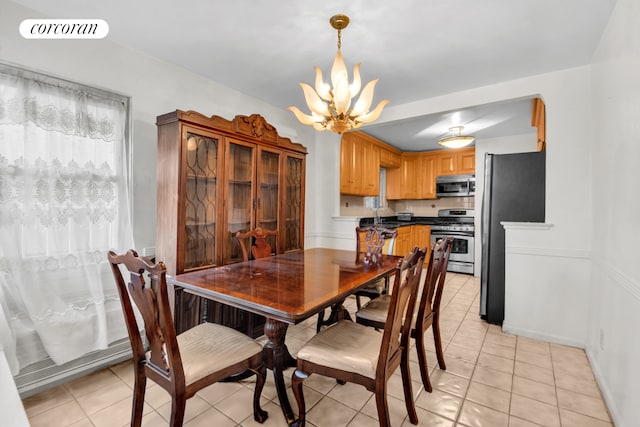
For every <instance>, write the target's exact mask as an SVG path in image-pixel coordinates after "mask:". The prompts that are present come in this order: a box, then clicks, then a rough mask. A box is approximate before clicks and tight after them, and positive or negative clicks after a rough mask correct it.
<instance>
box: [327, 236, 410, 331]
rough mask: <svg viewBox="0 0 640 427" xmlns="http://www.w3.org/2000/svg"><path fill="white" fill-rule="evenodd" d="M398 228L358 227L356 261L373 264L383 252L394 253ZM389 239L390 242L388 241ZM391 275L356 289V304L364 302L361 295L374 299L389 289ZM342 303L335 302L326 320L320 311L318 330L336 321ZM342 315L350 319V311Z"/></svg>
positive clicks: (359, 305) (358, 306)
mask: <svg viewBox="0 0 640 427" xmlns="http://www.w3.org/2000/svg"><path fill="white" fill-rule="evenodd" d="M397 236H398V230H391V229H388V228H382V227H378V226H368V227H356V262H358V263H365V264H371V263H376V262H377V260H378V259H379V257H380V255H382V254H388V255H392V254H393V246H394V244H395V240H396V237H397ZM387 241H388V243H387ZM390 275H391V274H389V275H386V276H384V277H382V278H378V279H376V280H374V281H373V282H371V283H368V284H366V285H365V286H364V287H363V288H362V289H360V290H358V291H356V293H355V296H356V306H357V308H358V309H360V307H361V305H362V302H361V299H360V298H361V297H367V298H369V299H374V298H377V297H379V296H380V295H381V294H383V293H385V292H386V291H387V286H388V283H389V276H390ZM341 306H342V303H339V304H334V306H333V307H332V309H331V310H332V311H331V314H330V315H329V318H328V319H327V320H325V312H324V310H322V311H320V312H319V313H318V321H317V324H316V332H320V330H321V329H322V326H328V325H331V324H332V323H334V321H335V319H336V318H338V317H339V314H338V313H337V312H336V311H335V310H336V309H340V308H341ZM340 315H342V317H344V318H347V319H350V316H349V314H348V313H346V312H344V313H341V314H340Z"/></svg>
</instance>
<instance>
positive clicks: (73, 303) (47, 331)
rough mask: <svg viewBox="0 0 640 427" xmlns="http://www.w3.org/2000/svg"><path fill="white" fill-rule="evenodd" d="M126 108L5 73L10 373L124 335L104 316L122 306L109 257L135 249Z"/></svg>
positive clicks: (42, 79)
mask: <svg viewBox="0 0 640 427" xmlns="http://www.w3.org/2000/svg"><path fill="white" fill-rule="evenodd" d="M127 106H128V100H127V99H126V98H124V97H120V96H118V95H115V94H109V93H107V92H102V91H99V90H94V89H91V88H87V87H83V86H81V85H77V84H73V83H69V82H64V81H61V80H58V79H53V78H49V77H46V76H42V75H39V74H35V73H30V72H25V71H21V70H15V69H13V68H10V67H5V66H2V68H0V332H2V338H1V340H2V342H0V348H3V349H4V351H5V354H6V356H7V360H8V361H9V364H10V367H11V369H12V371H13V373H14V374H17V373H18V371H19V369H21V368H22V367H24V366H27V365H29V364H31V363H33V362H36V361H38V360H41V359H44V358H45V357H46V356H49V357H51V359H52V360H53V361H54V362H55V363H56V364H63V363H65V362H68V361H70V360H73V359H75V358H78V357H80V356H82V355H84V354H86V353H88V352H91V351H95V350H100V349H105V348H107V347H108V345H109V343H110V342H113V341H115V340H118V339H121V338H124V337H126V335H127V333H126V328H125V326H124V319H123V316H122V315H121V314H120V315H118V316H107V313H108V312H113V311H114V310H117V311H118V312H119V311H120V302H119V299H118V294H117V290H116V288H115V284H114V281H113V276H112V274H111V271H110V266H109V264H108V262H107V255H106V253H107V251H108V250H110V249H114V250H117V251H124V250H126V249H128V248H131V247H133V238H132V231H131V221H130V209H129V194H128V182H129V181H128V177H127V173H128V168H127V153H126V150H125V148H126V139H125V134H126V123H127V108H128V107H127ZM7 331H9V333H7ZM34 338H35V339H34Z"/></svg>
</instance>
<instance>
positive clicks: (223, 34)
mask: <svg viewBox="0 0 640 427" xmlns="http://www.w3.org/2000/svg"><path fill="white" fill-rule="evenodd" d="M1 1H7V0H1ZM15 2H16V3H19V4H22V5H24V6H26V7H29V8H31V9H33V10H35V11H37V12H40V13H42V14H43V15H45V16H49V17H51V18H79V17H83V18H96V19H97V18H99V19H104V20H105V21H107V22H108V24H109V35H108V38H109V39H111V40H113V41H115V42H117V43H119V44H122V45H125V46H128V47H131V48H133V49H136V50H140V51H143V52H146V53H148V54H150V55H153V56H156V57H158V58H161V59H164V60H166V61H167V62H171V63H174V64H178V65H180V66H182V67H184V68H187V69H189V70H191V71H193V72H196V73H198V74H201V75H203V76H205V77H207V78H210V79H211V80H214V81H217V82H219V83H222V84H224V85H226V86H229V87H232V88H234V89H237V90H238V91H240V92H243V93H246V94H250V95H252V96H254V97H256V98H259V99H262V100H264V101H266V102H268V103H269V104H272V105H275V106H277V107H282V108H286V107H287V106H289V105H296V106H299V107H300V108H301V109H302V110H306V106H305V105H304V98H303V95H302V90H301V89H300V86H299V85H298V83H299V82H307V83H310V84H313V81H314V76H315V74H314V71H313V66H314V65H317V66H319V67H320V68H321V69H322V70H323V73H324V75H325V76H328V75H329V70H330V67H331V64H332V61H333V57H334V55H335V52H336V48H337V47H336V37H337V35H336V31H335V30H334V29H333V28H331V26H330V25H329V18H330V17H331V16H332V15H334V14H337V13H344V14H346V15H348V16H349V17H350V18H351V23H350V24H349V26H348V27H347V28H346V29H345V30H343V32H342V53H343V55H344V58H345V61H346V63H347V67H348V68H349V69H350V73H351V70H352V68H353V66H354V65H355V63H356V62H362V66H361V74H362V79H363V82H367V81H369V80H371V79H374V78H379V82H378V84H377V86H376V91H375V99H374V105H375V104H376V103H377V102H378V101H379V100H382V99H389V100H390V101H391V104H390V105H400V104H404V103H407V102H411V101H416V100H419V99H424V98H430V97H433V96H437V95H443V94H447V93H451V92H455V91H459V90H464V89H470V88H474V87H479V86H484V85H489V84H492V83H497V82H503V81H507V80H512V79H516V78H520V77H525V76H529V75H535V74H541V73H546V72H551V71H555V70H560V69H565V68H570V67H575V66H579V65H584V64H588V63H589V62H590V60H591V58H592V55H593V53H594V50H595V48H596V46H597V43H598V40H599V39H600V36H601V34H602V32H603V30H604V27H605V25H606V23H607V21H608V19H609V15H610V14H611V11H612V8H613V6H614V4H615V0H560V1H558V0H402V1H394V2H392V1H389V0H351V1H348V2H347V1H340V0H322V1H320V0H315V1H312V0H307V1H302V0H277V1H267V0H215V1H211V0H209V1H207V0H199V1H189V2H176V1H168V0H133V1H132V0H108V1H105V0H101V1H96V0H93V1H88V0H65V1H55V2H53V1H50V0H15ZM34 17H38V16H34ZM303 107H304V108H303ZM494 107H495V108H494ZM527 108H529V110H528V111H525V110H527ZM203 113H206V114H215V111H210V112H203ZM452 113H454V112H444V113H443V114H442V115H437V116H436V117H424V118H420V119H418V118H416V119H415V120H411V121H408V122H404V123H401V124H390V125H384V126H377V127H376V126H373V127H369V128H366V131H367V132H370V133H372V134H374V135H376V136H378V137H380V138H382V139H384V140H386V141H388V142H390V143H392V144H393V145H396V146H398V147H399V148H402V149H406V150H424V149H432V148H436V147H437V145H433V144H434V143H435V141H436V140H437V139H438V137H441V136H444V134H445V133H447V129H448V127H449V126H451V125H453V124H447V125H446V126H445V123H450V122H451V114H452ZM383 114H384V113H383ZM529 114H530V104H529V101H528V100H525V101H522V100H519V101H518V102H514V103H501V104H496V105H491V106H483V107H476V108H474V109H469V110H468V111H463V112H460V117H461V122H460V124H464V125H466V128H465V133H467V131H469V133H473V134H474V135H476V136H477V137H495V136H505V135H510V134H514V133H524V132H531V131H532V130H531V128H530V126H529V121H530V116H529ZM483 123H485V124H487V123H491V124H492V126H489V127H484V128H483V127H482V125H483ZM483 130H486V131H485V132H484V134H483ZM420 132H422V134H423V135H424V138H418V137H416V134H418V133H420Z"/></svg>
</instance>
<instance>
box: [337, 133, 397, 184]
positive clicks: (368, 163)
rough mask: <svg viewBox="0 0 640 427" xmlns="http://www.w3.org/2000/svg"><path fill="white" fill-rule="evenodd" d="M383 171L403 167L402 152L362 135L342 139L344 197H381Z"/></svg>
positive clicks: (344, 136) (341, 159) (341, 176)
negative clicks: (381, 173) (382, 169)
mask: <svg viewBox="0 0 640 427" xmlns="http://www.w3.org/2000/svg"><path fill="white" fill-rule="evenodd" d="M381 167H385V168H397V167H400V151H399V150H398V149H396V148H393V147H391V146H389V145H387V144H385V143H384V142H382V141H380V140H378V139H376V138H374V137H372V136H369V135H367V134H365V133H362V132H359V131H355V132H348V133H345V134H344V135H342V142H341V144H340V194H346V195H351V196H378V195H380V178H379V177H380V168H381Z"/></svg>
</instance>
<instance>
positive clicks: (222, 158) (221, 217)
mask: <svg viewBox="0 0 640 427" xmlns="http://www.w3.org/2000/svg"><path fill="white" fill-rule="evenodd" d="M156 125H157V126H158V163H157V180H158V197H157V218H156V221H157V225H156V258H157V259H158V260H161V261H163V262H164V263H165V264H166V266H167V274H169V275H176V274H180V273H184V272H187V271H193V270H199V269H203V268H209V267H214V266H219V265H225V264H230V263H234V262H239V261H242V251H241V249H240V246H239V243H238V242H237V240H236V238H235V237H234V236H235V234H236V233H237V232H238V231H243V232H246V231H249V230H252V229H254V228H256V227H260V228H263V229H267V230H276V229H277V230H278V235H277V238H278V239H279V246H280V251H281V252H291V251H298V250H302V249H303V248H304V196H305V194H304V188H305V156H306V154H307V150H306V148H305V147H304V146H302V145H300V144H298V143H294V142H292V141H291V140H290V139H288V138H283V137H281V136H279V135H278V133H277V131H276V129H275V128H274V127H273V126H272V125H270V124H269V123H267V122H266V121H265V119H264V118H263V117H262V116H260V115H258V114H253V115H251V116H236V117H235V118H234V119H233V120H230V121H229V120H226V119H224V118H222V117H218V116H212V117H206V116H204V115H202V114H200V113H197V112H195V111H180V110H177V111H173V112H171V113H167V114H164V115H162V116H158V117H157V121H156ZM272 239H275V236H274V237H272ZM271 246H272V247H273V248H275V247H276V245H275V241H272V242H271ZM172 294H173V295H174V297H175V299H174V301H173V304H174V313H175V322H176V328H177V331H178V333H180V332H182V331H184V330H186V329H188V328H190V327H192V326H194V325H195V324H197V323H199V322H201V321H202V320H206V321H211V322H216V323H221V324H224V325H227V326H231V327H233V328H235V329H238V330H240V331H242V332H244V333H246V334H248V335H250V336H253V337H256V336H259V335H261V334H262V326H263V324H264V319H263V318H261V317H259V316H255V315H252V314H251V313H248V312H245V311H242V310H240V309H237V308H233V307H229V306H225V305H222V304H219V303H214V302H212V301H205V300H202V299H201V298H198V297H195V296H193V295H189V294H185V293H182V292H181V291H178V292H176V293H175V294H174V293H172Z"/></svg>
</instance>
